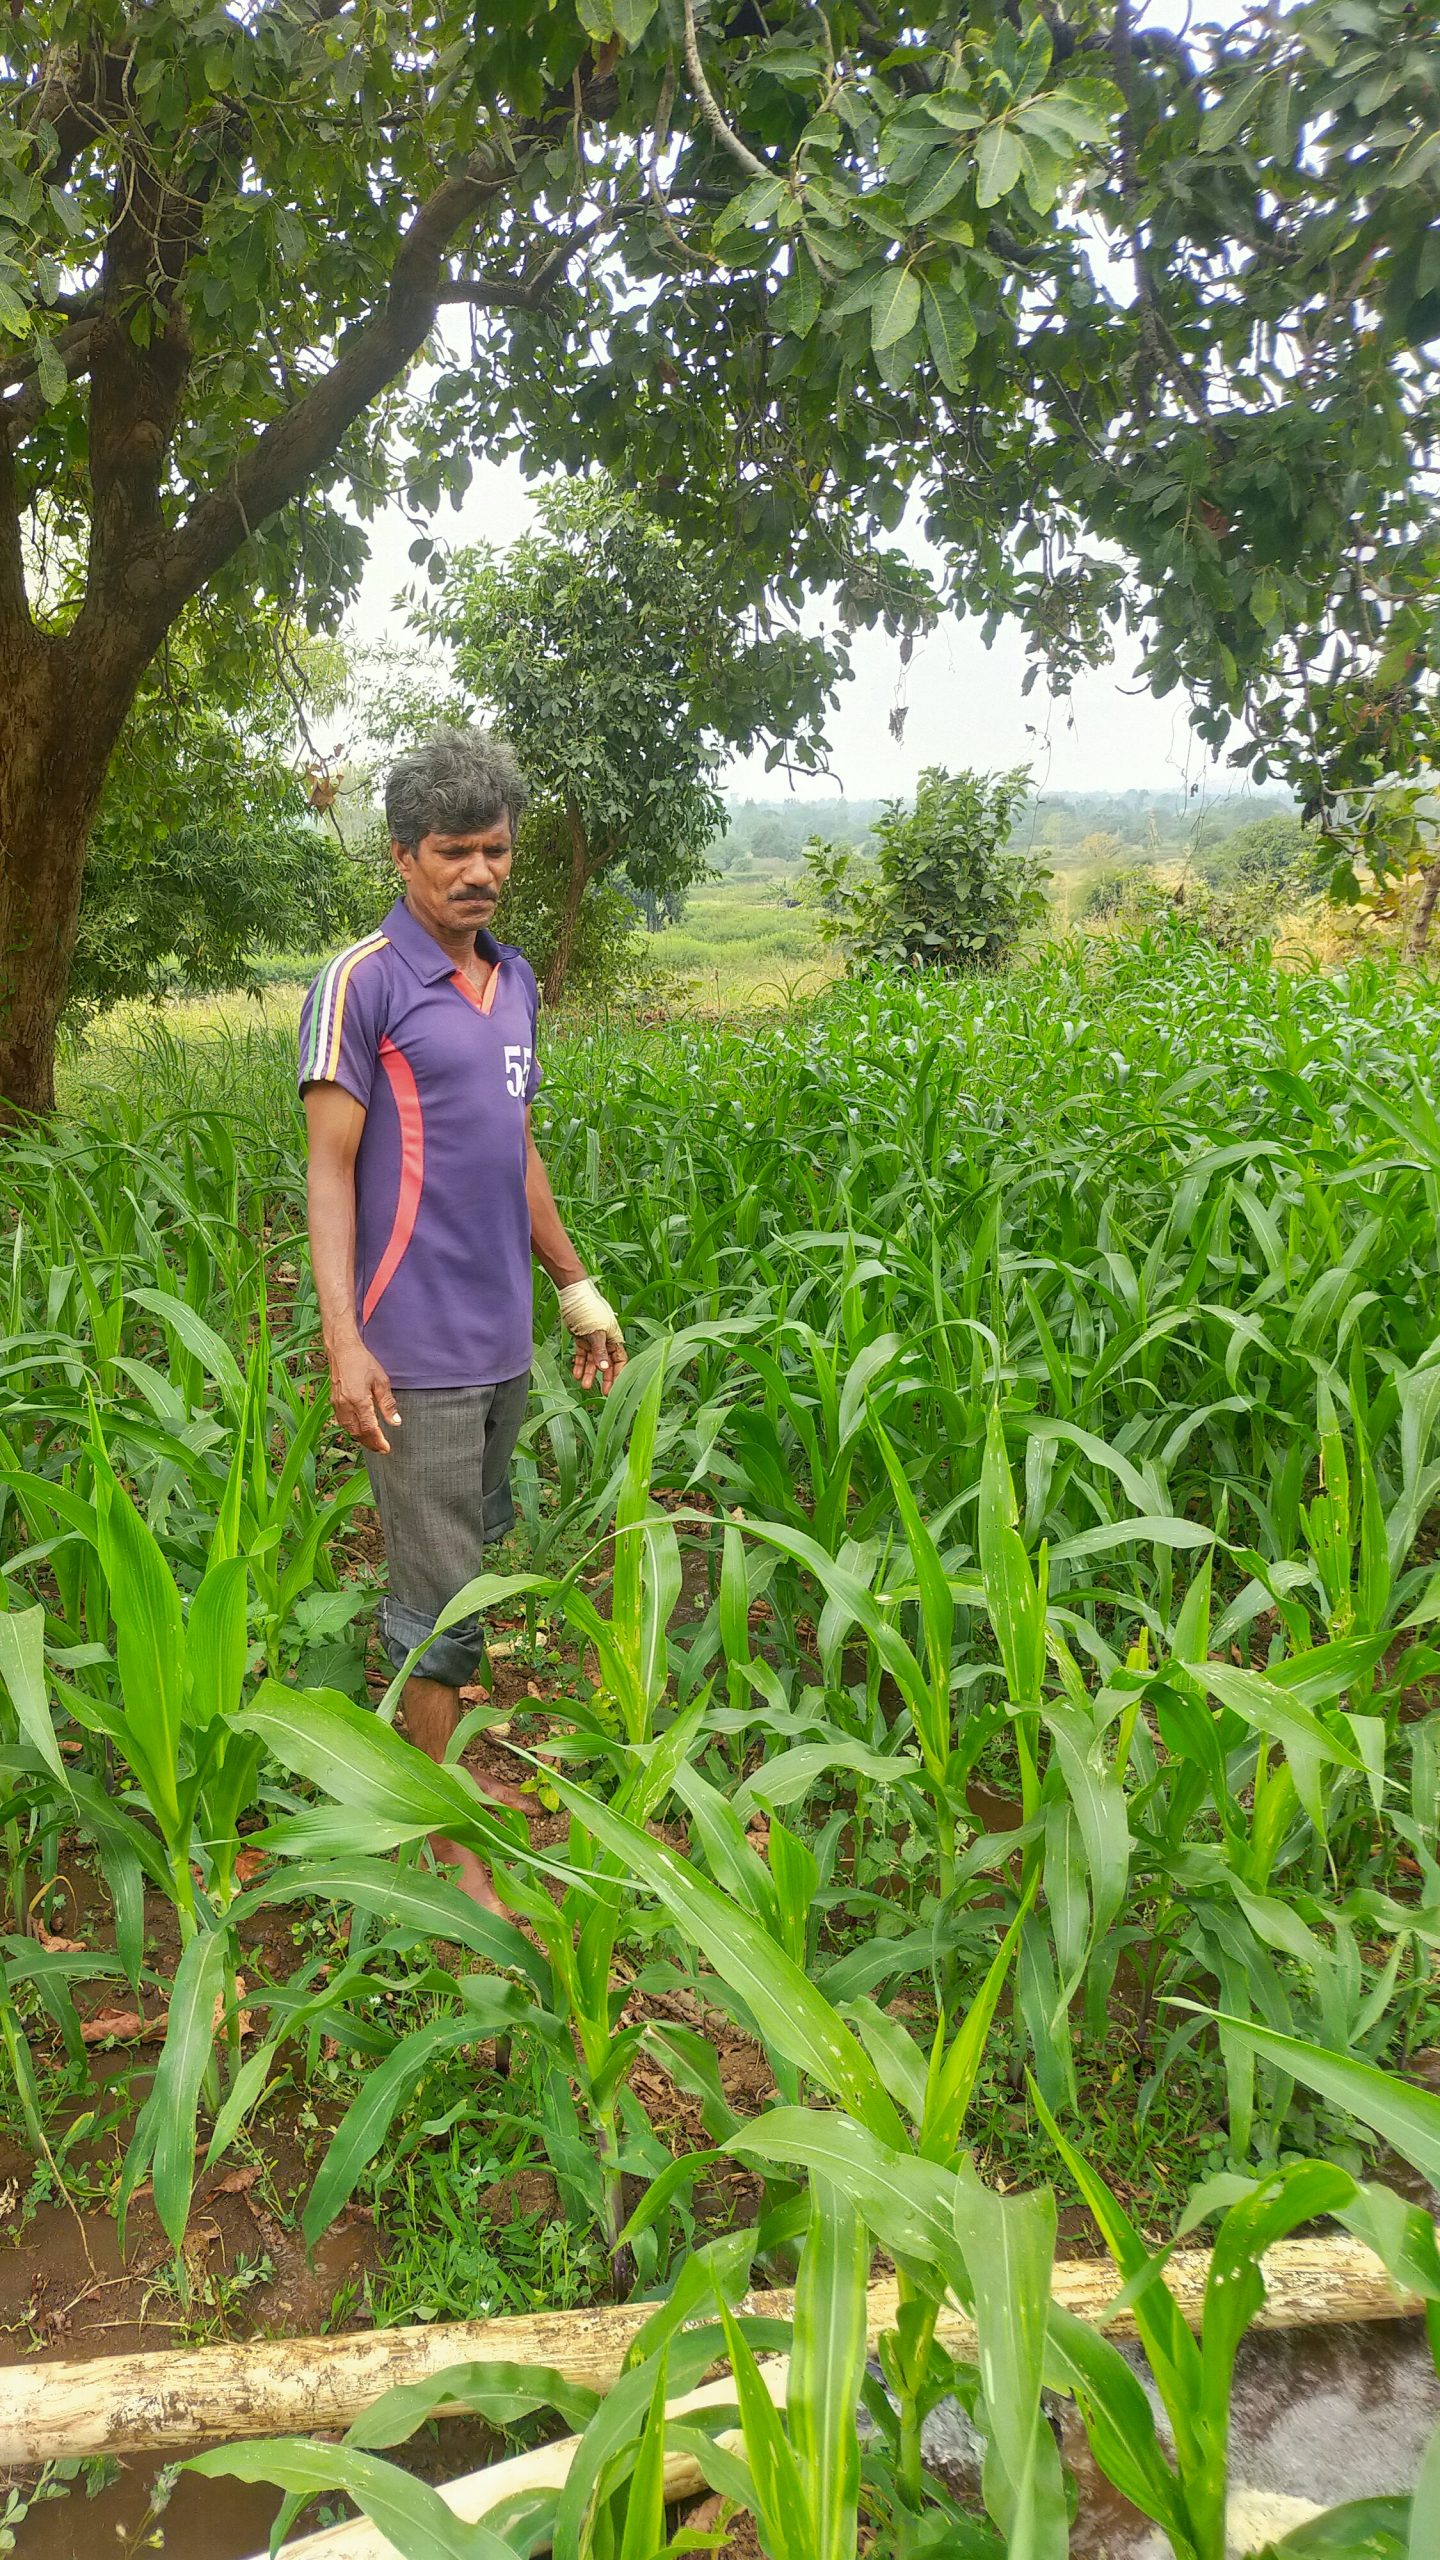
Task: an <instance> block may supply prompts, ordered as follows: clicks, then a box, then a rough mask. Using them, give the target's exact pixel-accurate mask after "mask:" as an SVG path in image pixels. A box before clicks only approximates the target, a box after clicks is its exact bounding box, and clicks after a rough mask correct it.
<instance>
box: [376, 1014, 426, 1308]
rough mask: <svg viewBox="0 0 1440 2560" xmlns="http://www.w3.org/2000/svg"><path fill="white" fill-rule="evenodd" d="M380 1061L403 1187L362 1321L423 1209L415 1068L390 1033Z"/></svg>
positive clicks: (422, 1161) (422, 1151) (383, 1043)
mask: <svg viewBox="0 0 1440 2560" xmlns="http://www.w3.org/2000/svg"><path fill="white" fill-rule="evenodd" d="M380 1064H381V1066H382V1067H383V1068H384V1070H385V1074H386V1077H387V1079H388V1081H389V1085H390V1090H391V1092H392V1093H393V1095H394V1096H395V1110H396V1114H397V1116H398V1118H399V1122H400V1188H399V1190H398V1192H397V1193H396V1196H395V1218H394V1223H393V1225H392V1226H391V1229H390V1238H389V1242H388V1243H387V1245H386V1247H385V1250H384V1252H383V1253H382V1255H381V1256H380V1263H379V1267H378V1269H377V1271H376V1273H375V1277H374V1279H373V1280H372V1281H371V1283H370V1286H369V1288H368V1289H367V1290H366V1292H365V1303H364V1305H363V1307H362V1308H361V1310H360V1321H361V1323H362V1324H368V1323H369V1321H370V1318H371V1317H372V1316H373V1314H374V1313H375V1310H376V1308H377V1307H378V1306H379V1304H380V1301H381V1299H382V1298H383V1297H384V1295H385V1292H386V1290H387V1289H388V1288H389V1286H390V1283H391V1281H392V1280H393V1279H394V1277H395V1274H396V1272H397V1271H398V1270H399V1268H400V1265H401V1263H402V1262H403V1261H404V1258H405V1255H406V1252H407V1251H408V1249H409V1244H410V1239H411V1237H412V1236H413V1234H414V1233H415V1220H416V1218H417V1217H418V1215H419V1213H420V1192H421V1188H422V1186H423V1184H424V1180H425V1121H424V1116H423V1114H422V1112H421V1109H420V1095H419V1091H418V1089H417V1086H416V1083H415V1071H414V1069H413V1067H412V1066H411V1064H410V1061H409V1059H408V1058H407V1057H406V1056H405V1053H404V1051H403V1050H401V1049H397V1048H396V1046H395V1043H394V1041H393V1040H391V1039H389V1038H388V1037H386V1038H383V1039H382V1040H381V1043H380Z"/></svg>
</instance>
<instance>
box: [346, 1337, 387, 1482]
mask: <svg viewBox="0 0 1440 2560" xmlns="http://www.w3.org/2000/svg"><path fill="white" fill-rule="evenodd" d="M330 1402H331V1404H332V1406H333V1407H334V1412H335V1419H336V1421H337V1422H338V1423H339V1425H340V1428H341V1430H342V1431H348V1432H349V1434H350V1437H351V1439H352V1440H358V1441H359V1443H360V1445H361V1447H362V1449H376V1450H378V1451H379V1453H380V1455H381V1457H388V1455H389V1452H390V1443H389V1441H388V1440H387V1439H386V1437H385V1433H384V1431H383V1429H382V1427H381V1426H382V1424H383V1423H387V1422H398V1421H399V1419H400V1415H399V1413H398V1411H397V1409H396V1404H395V1395H394V1390H393V1389H392V1387H391V1384H390V1381H389V1379H388V1378H387V1376H386V1374H385V1372H384V1370H383V1369H382V1368H381V1366H380V1363H379V1361H378V1360H377V1359H376V1357H375V1354H374V1352H373V1351H367V1350H366V1348H365V1345H364V1343H363V1342H354V1343H347V1344H346V1346H345V1348H344V1350H343V1351H332V1352H331V1354H330Z"/></svg>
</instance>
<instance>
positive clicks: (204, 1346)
mask: <svg viewBox="0 0 1440 2560" xmlns="http://www.w3.org/2000/svg"><path fill="white" fill-rule="evenodd" d="M130 1295H131V1297H132V1298H133V1299H134V1300H135V1303H136V1305H137V1306H140V1307H146V1308H148V1309H149V1312H150V1314H151V1315H152V1316H158V1317H159V1318H160V1321H161V1323H162V1324H163V1325H166V1326H168V1327H169V1330H170V1331H171V1332H172V1333H173V1334H174V1335H175V1336H176V1338H177V1340H179V1341H180V1342H181V1343H183V1344H184V1347H185V1349H186V1350H187V1351H188V1352H190V1353H191V1354H192V1355H193V1357H194V1358H195V1359H197V1360H198V1361H199V1363H200V1366H201V1368H202V1369H203V1370H204V1371H205V1373H206V1375H207V1377H210V1378H213V1380H214V1382H215V1384H216V1386H217V1387H219V1388H220V1390H221V1392H222V1394H223V1396H224V1398H225V1401H226V1403H227V1404H228V1405H229V1407H230V1409H231V1411H232V1412H233V1413H234V1414H235V1415H236V1416H237V1418H238V1416H239V1414H240V1413H241V1411H242V1409H243V1407H244V1403H245V1380H244V1378H243V1377H242V1376H241V1373H240V1364H239V1362H238V1360H237V1359H236V1357H235V1354H234V1352H233V1351H232V1350H231V1349H230V1346H229V1344H228V1343H226V1342H222V1341H221V1339H220V1336H219V1334H218V1333H217V1332H216V1331H215V1328H214V1326H213V1325H208V1324H207V1323H206V1321H205V1319H204V1317H203V1316H201V1315H197V1314H196V1312H195V1309H194V1308H193V1307H192V1306H190V1305H188V1304H187V1302H186V1301H185V1299H184V1298H177V1297H173V1296H172V1295H171V1294H170V1292H169V1290H167V1289H132V1290H131V1291H130Z"/></svg>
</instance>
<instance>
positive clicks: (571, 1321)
mask: <svg viewBox="0 0 1440 2560" xmlns="http://www.w3.org/2000/svg"><path fill="white" fill-rule="evenodd" d="M560 1321H561V1323H562V1324H563V1325H564V1326H565V1327H566V1328H567V1330H568V1331H569V1332H571V1333H573V1334H577V1335H581V1336H583V1335H586V1334H591V1333H603V1334H606V1335H608V1337H609V1339H610V1340H611V1341H612V1342H618V1343H621V1344H623V1342H624V1340H625V1336H624V1334H623V1333H622V1332H621V1330H620V1319H619V1317H618V1316H617V1314H616V1313H615V1310H614V1308H613V1307H612V1306H611V1304H610V1301H609V1299H608V1298H605V1297H602V1296H601V1294H600V1291H599V1290H598V1289H597V1288H596V1286H595V1283H594V1281H593V1280H572V1281H571V1283H570V1285H569V1287H568V1289H562V1290H561V1291H560Z"/></svg>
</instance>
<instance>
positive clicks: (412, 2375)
mask: <svg viewBox="0 0 1440 2560" xmlns="http://www.w3.org/2000/svg"><path fill="white" fill-rule="evenodd" d="M1209 2264H1210V2258H1209V2252H1208V2251H1207V2250H1204V2249H1186V2250H1180V2251H1177V2253H1176V2255H1175V2256H1174V2257H1173V2258H1172V2259H1171V2260H1170V2263H1169V2267H1168V2270H1167V2278H1166V2280H1167V2282H1168V2284H1169V2286H1170V2290H1171V2292H1172V2293H1173V2294H1174V2296H1175V2299H1176V2301H1177V2302H1178V2303H1179V2305H1180V2308H1181V2311H1182V2312H1183V2313H1184V2316H1185V2318H1186V2319H1187V2320H1188V2321H1189V2322H1190V2324H1191V2326H1192V2327H1195V2326H1196V2325H1198V2321H1199V2315H1200V2305H1201V2301H1202V2299H1203V2295H1204V2290H1205V2277H1206V2273H1207V2270H1208V2268H1209ZM1265 2282H1266V2299H1265V2303H1264V2306H1263V2308H1262V2310H1261V2312H1260V2316H1259V2322H1258V2325H1259V2326H1260V2327H1262V2328H1267V2327H1268V2328H1280V2329H1299V2328H1309V2327H1312V2326H1314V2327H1321V2326H1333V2325H1334V2324H1335V2323H1336V2322H1339V2321H1346V2320H1394V2319H1397V2318H1401V2317H1403V2316H1406V2315H1407V2314H1413V2313H1414V2312H1415V2311H1417V2310H1418V2309H1419V2305H1418V2303H1416V2302H1414V2301H1411V2300H1409V2299H1406V2298H1404V2297H1402V2296H1401V2295H1399V2294H1397V2292H1396V2291H1395V2288H1394V2286H1393V2285H1392V2284H1391V2281H1390V2278H1389V2276H1388V2275H1387V2274H1386V2272H1385V2269H1384V2267H1383V2265H1382V2264H1381V2261H1380V2260H1379V2258H1377V2257H1376V2256H1375V2255H1374V2253H1373V2252H1372V2251H1371V2250H1369V2249H1367V2248H1366V2247H1365V2246H1364V2245H1363V2243H1362V2242H1360V2241H1358V2240H1352V2239H1350V2238H1349V2236H1348V2235H1347V2234H1345V2233H1343V2232H1324V2233H1320V2234H1317V2235H1316V2236H1314V2237H1312V2238H1308V2239H1298V2240H1282V2241H1279V2242H1277V2244H1276V2246H1275V2247H1274V2248H1273V2249H1272V2250H1271V2251H1270V2252H1269V2254H1268V2256H1267V2257H1266V2259H1265ZM1118 2291H1119V2285H1118V2281H1117V2278H1116V2275H1115V2271H1114V2269H1113V2267H1112V2266H1111V2265H1110V2263H1109V2261H1108V2259H1100V2258H1071V2259H1065V2260H1062V2261H1061V2263H1060V2264H1059V2265H1058V2266H1057V2267H1056V2269H1055V2298H1056V2300H1057V2302H1062V2303H1063V2304H1064V2305H1065V2307H1066V2309H1067V2310H1070V2311H1075V2312H1078V2313H1079V2314H1081V2316H1082V2317H1085V2318H1089V2319H1094V2318H1096V2317H1098V2315H1099V2314H1100V2313H1101V2312H1102V2311H1103V2310H1104V2309H1105V2307H1106V2305H1107V2304H1108V2303H1110V2302H1111V2301H1113V2299H1114V2297H1115V2295H1116V2293H1117V2292H1118ZM869 2299H870V2314H869V2327H870V2339H871V2343H872V2346H873V2344H874V2341H875V2340H876V2338H878V2336H879V2335H880V2333H881V2331H882V2330H884V2329H887V2328H889V2327H891V2326H892V2325H893V2322H894V2318H895V2286H894V2284H893V2282H885V2283H880V2284H876V2285H872V2286H871V2288H870V2297H869ZM793 2304H794V2297H793V2295H791V2294H789V2293H755V2294H751V2295H749V2296H747V2298H746V2301H745V2304H744V2308H745V2309H747V2310H749V2311H753V2312H757V2313H761V2314H765V2315H768V2316H769V2317H772V2318H777V2319H789V2317H790V2316H791V2312H792V2309H793ZM653 2308H654V2305H653V2304H645V2303H638V2304H630V2303H625V2304H621V2305H618V2306H603V2307H597V2308H593V2309H590V2310H585V2311H546V2312H537V2313H535V2314H534V2315H533V2316H531V2317H529V2318H525V2319H508V2320H460V2321H445V2322H436V2323H434V2324H432V2325H430V2326H428V2327H425V2328H411V2329H380V2330H370V2331H367V2332H357V2333H354V2334H352V2335H349V2336H344V2337H334V2338H252V2339H247V2340H245V2341H243V2342H242V2343H240V2344H238V2345H235V2346H220V2347H194V2348H186V2349H181V2350H179V2351H176V2352H165V2351H161V2352H158V2353H152V2354H146V2355H121V2356H96V2357H90V2358H88V2359H86V2360H85V2361H83V2362H81V2361H78V2360H67V2361H66V2362H63V2363H61V2362H56V2363H53V2364H42V2363H34V2364H30V2365H26V2366H24V2367H21V2368H16V2369H15V2370H12V2371H11V2372H9V2373H6V2374H4V2375H3V2377H0V2464H4V2465H13V2464H22V2463H23V2464H29V2463H41V2462H56V2461H67V2460H74V2459H76V2458H78V2457H80V2456H82V2455H88V2454H99V2453H163V2454H165V2455H167V2456H171V2457H173V2456H175V2455H178V2454H182V2453H185V2452H191V2451H194V2450H195V2449H196V2448H197V2447H199V2446H201V2445H205V2444H216V2443H230V2444H233V2443H236V2442H238V2441H239V2440H240V2439H241V2438H242V2437H245V2436H272V2435H314V2434H320V2435H323V2434H327V2433H332V2432H334V2433H338V2432H340V2431H342V2430H343V2429H344V2428H346V2427H348V2426H349V2425H350V2423H351V2420H352V2419H354V2418H356V2417H358V2416H359V2413H360V2411H361V2410H362V2409H364V2408H367V2407H368V2406H369V2404H370V2402H371V2401H372V2400H376V2399H378V2398H379V2396H380V2393H381V2392H382V2391H388V2390H390V2389H391V2388H392V2387H393V2386H394V2385H395V2384H397V2383H401V2382H418V2381H420V2380H422V2379H423V2378H424V2377H425V2376H426V2375H428V2374H435V2373H439V2372H440V2371H441V2370H442V2369H443V2367H445V2366H446V2365H452V2364H466V2363H470V2362H472V2361H478V2360H482V2359H484V2358H485V2357H497V2358H503V2359H504V2360H505V2361H506V2362H508V2363H512V2364H547V2365H553V2366H556V2367H558V2369H559V2371H560V2372H562V2373H563V2374H565V2375H566V2376H567V2377H568V2378H569V2379H570V2380H571V2381H574V2382H584V2383H588V2384H589V2385H590V2387H591V2389H592V2390H597V2391H607V2390H609V2388H610V2387H611V2385H612V2384H613V2383H614V2381H615V2379H616V2377H617V2375H618V2374H619V2371H620V2367H621V2364H622V2363H623V2361H624V2357H625V2353H626V2350H627V2348H628V2347H629V2345H630V2343H631V2340H632V2339H633V2338H634V2336H635V2333H636V2331H637V2330H638V2329H639V2328H641V2327H642V2326H643V2324H644V2322H645V2321H646V2320H647V2319H648V2318H649V2316H650V2312H651V2311H652V2310H653ZM939 2334H940V2337H941V2339H942V2342H943V2343H944V2344H945V2345H946V2346H947V2347H949V2348H950V2350H951V2352H952V2353H954V2354H957V2355H966V2354H972V2353H973V2350H974V2332H973V2330H972V2329H971V2327H970V2324H969V2322H968V2321H967V2320H965V2319H964V2317H963V2316H962V2315H961V2314H960V2313H959V2312H954V2313H948V2312H947V2313H944V2314H942V2317H941V2322H940V2332H939ZM1111 2334H1112V2336H1117V2337H1133V2336H1134V2334H1135V2324H1134V2321H1133V2318H1131V2317H1129V2316H1128V2315H1122V2316H1121V2317H1120V2318H1118V2319H1116V2320H1115V2321H1114V2322H1113V2324H1112V2326H1111Z"/></svg>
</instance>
